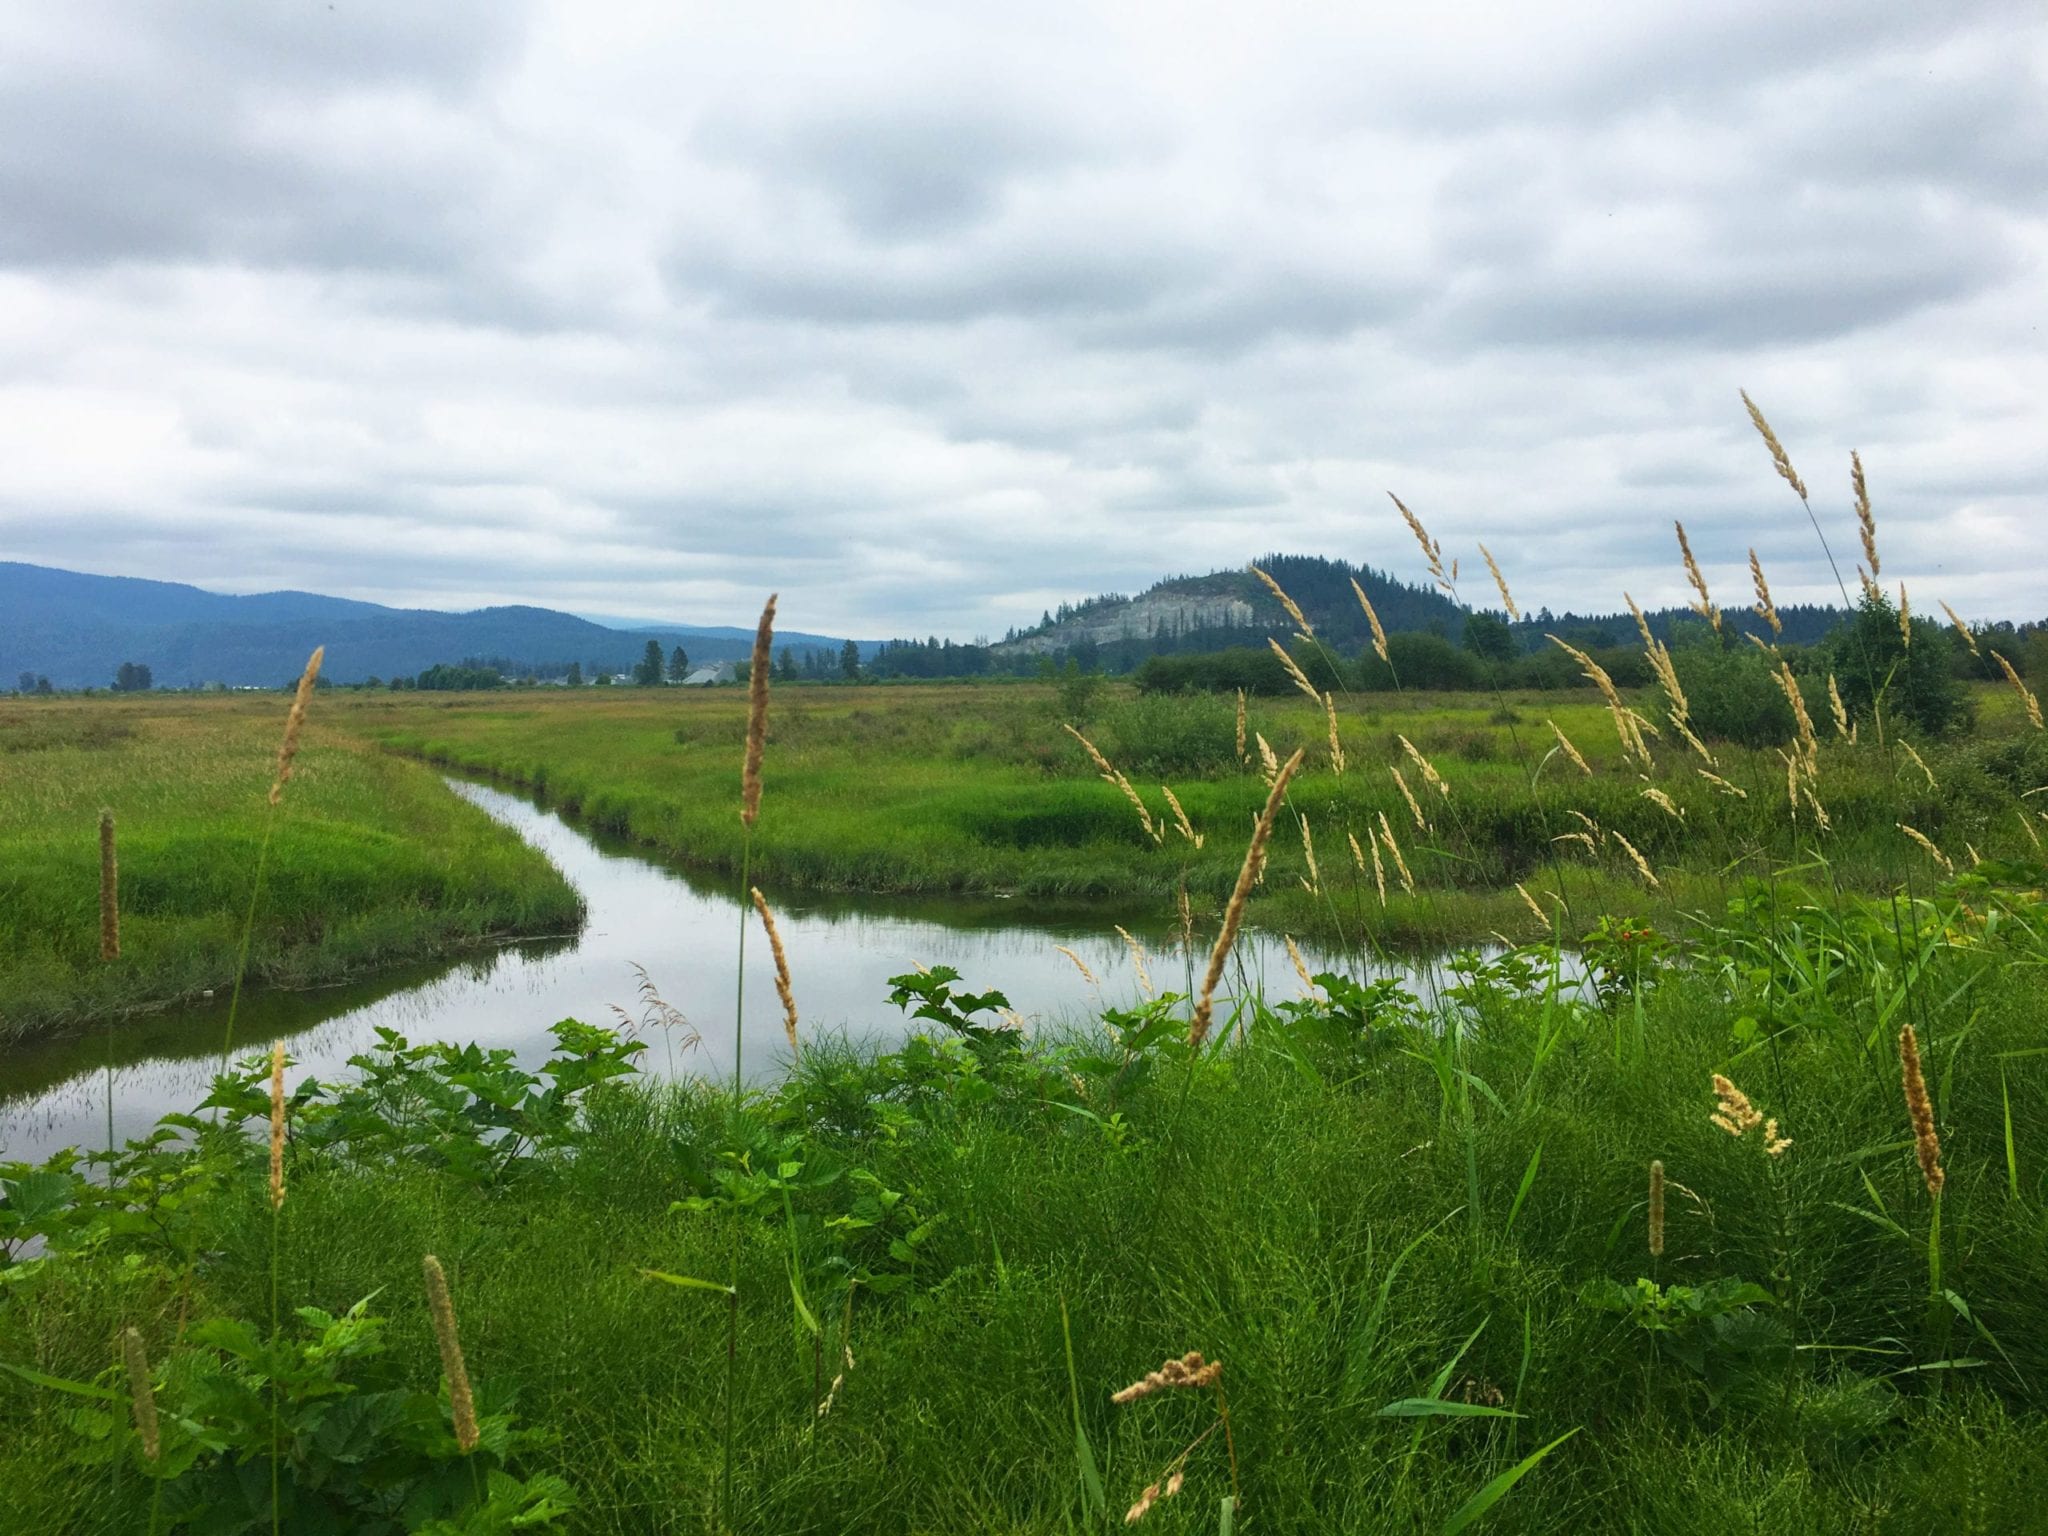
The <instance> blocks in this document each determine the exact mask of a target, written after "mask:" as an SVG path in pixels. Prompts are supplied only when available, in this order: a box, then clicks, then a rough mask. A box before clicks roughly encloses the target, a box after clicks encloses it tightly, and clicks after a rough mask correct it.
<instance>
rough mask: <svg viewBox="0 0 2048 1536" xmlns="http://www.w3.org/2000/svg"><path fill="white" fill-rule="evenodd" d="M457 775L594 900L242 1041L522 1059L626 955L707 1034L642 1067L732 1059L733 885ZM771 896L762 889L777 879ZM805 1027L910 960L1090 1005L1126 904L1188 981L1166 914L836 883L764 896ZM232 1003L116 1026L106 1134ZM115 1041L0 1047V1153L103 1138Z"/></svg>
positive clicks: (1257, 966) (871, 1028)
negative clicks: (923, 895) (427, 1047)
mask: <svg viewBox="0 0 2048 1536" xmlns="http://www.w3.org/2000/svg"><path fill="white" fill-rule="evenodd" d="M449 782H450V784H451V787H452V788H453V789H454V790H455V792H456V793H458V794H460V795H462V796H464V797H465V798H467V799H469V800H471V801H473V802H475V803H476V804H477V805H479V806H481V807H482V808H483V809H484V810H486V811H487V812H489V813H490V814H491V815H492V816H495V817H496V818H498V819H499V820H500V821H503V822H505V823H506V824H507V825H509V826H511V827H513V828H514V829H515V830H517V831H518V832H519V834H520V835H521V836H522V837H524V838H525V839H526V840H527V841H528V842H530V843H532V844H533V845H534V846H535V847H537V848H539V849H541V850H542V851H543V852H544V853H546V854H547V856H548V857H549V858H550V859H551V860H553V862H554V863H555V865H556V866H557V867H558V868H560V869H561V871H562V873H563V874H564V875H566V876H567V877H568V879H569V880H570V882H571V883H572V884H573V885H575V886H576V888H577V889H578V890H579V891H580V892H582V894H583V898H584V901H585V902H586V903H587V905H588V910H589V918H588V922H587V924H586V926H585V928H584V931H583V932H582V933H581V934H580V935H576V936H574V937H563V938H556V939H552V940H540V941H536V942H527V943H521V944H514V945H508V946H506V947H504V948H502V949H497V950H492V951H487V952H484V953H482V954H479V955H476V956H474V957H472V958H469V959H465V960H463V961H460V962H458V963H457V964H454V965H452V966H426V967H416V968H412V969H411V970H409V971H395V972H387V973H385V974H383V975H381V976H380V977H378V978H377V979H376V980H374V981H370V982H363V983H354V984H350V985H347V986H341V987H332V988H312V989H306V990H301V991H291V992H259V993H252V994H247V995H245V996H244V997H243V999H242V1007H241V1013H240V1017H239V1019H238V1020H237V1023H236V1031H235V1032H236V1035H237V1037H238V1039H237V1043H236V1052H237V1054H238V1055H240V1054H246V1053H253V1052H255V1051H257V1050H260V1049H262V1048H263V1047H264V1046H265V1045H267V1044H268V1042H269V1041H271V1040H272V1039H275V1038H279V1037H282V1038H285V1039H287V1040H288V1041H289V1042H290V1052H291V1055H292V1058H293V1062H294V1066H293V1069H292V1080H293V1081H294V1082H296V1081H297V1080H298V1078H299V1077H300V1076H302V1075H304V1074H306V1073H309V1072H310V1073H314V1074H316V1075H319V1076H321V1077H328V1078H332V1077H335V1076H339V1075H343V1074H345V1073H346V1071H347V1070H348V1068H347V1061H348V1058H349V1057H350V1056H351V1055H354V1054H355V1053H357V1052H359V1051H361V1050H362V1049H363V1048H364V1047H365V1046H366V1045H367V1044H369V1043H371V1042H372V1041H373V1040H374V1039H375V1032H376V1030H377V1029H378V1028H379V1027H384V1028H390V1029H394V1030H397V1031H398V1032H399V1033H401V1034H404V1035H406V1036H408V1037H410V1038H412V1039H415V1040H418V1039H446V1040H475V1041H478V1042H480V1043H482V1044H484V1045H486V1046H506V1047H509V1048H511V1049H513V1050H514V1051H516V1052H517V1053H518V1054H519V1056H520V1059H521V1060H522V1061H524V1062H526V1063H527V1064H529V1065H534V1064H537V1063H538V1062H539V1061H541V1060H542V1059H543V1058H544V1057H545V1056H546V1055H547V1051H548V1047H549V1045H550V1044H551V1043H552V1042H551V1041H550V1039H549V1037H548V1034H547V1030H548V1026H549V1025H551V1024H553V1023H555V1022H556V1021H558V1020H560V1019H564V1018H578V1019H583V1020H585V1021H588V1022H591V1023H616V1022H617V1015H616V1013H615V1012H614V1010H615V1009H623V1010H624V1011H625V1012H626V1013H627V1014H628V1015H629V1016H630V1017H631V1018H632V1019H633V1020H634V1021H636V1022H637V1021H638V1020H639V1018H640V1016H641V1007H640V1001H639V999H638V997H637V996H636V987H637V984H638V976H637V974H636V971H635V967H636V966H639V967H644V968H645V969H646V972H647V974H648V976H649V978H650V979H651V980H652V982H653V984H654V985H655V986H656V987H658V988H659V989H660V992H661V994H662V996H663V997H664V998H665V999H666V1000H667V1001H668V1002H669V1003H670V1004H671V1005H672V1006H673V1007H675V1008H676V1009H678V1010H680V1012H681V1013H682V1015H683V1016H684V1017H685V1018H687V1019H688V1020H689V1021H690V1023H691V1024H692V1025H693V1026H694V1027H695V1028H696V1029H698V1030H700V1031H701V1032H702V1036H703V1038H702V1040H701V1042H700V1043H699V1044H697V1045H696V1046H695V1047H693V1048H686V1044H685V1041H683V1040H678V1039H673V1038H669V1037H665V1036H664V1035H663V1034H662V1033H661V1032H655V1034H653V1035H652V1036H651V1037H650V1038H649V1041H648V1044H649V1049H648V1050H647V1051H646V1053H645V1054H644V1055H643V1057H642V1058H641V1061H642V1066H643V1067H644V1068H645V1069H646V1070H648V1071H652V1072H657V1073H667V1072H670V1071H675V1072H678V1073H689V1074H697V1075H725V1074H729V1073H730V1072H731V1070H732V1048H733V994H734V981H735V974H734V959H735V955H736V951H737V939H738V934H739V924H740V915H741V909H740V908H739V906H738V905H737V904H736V903H735V901H734V899H733V895H732V892H731V890H730V889H729V888H723V887H717V886H713V885H710V884H708V883H706V882H705V881H704V880H703V879H702V878H701V876H699V875H697V874H695V873H693V872H691V871H689V870H687V869H684V868H679V867H677V866H674V865H669V864H664V863H662V862H660V861H658V860H656V859H654V858H652V857H650V856H649V855H648V854H647V853H645V852H644V851H641V850H636V849H633V848H631V847H630V846H628V845H625V844H623V843H620V842H617V841H615V840H612V839H609V838H602V837H595V836H592V835H591V834H590V833H588V832H587V831H584V830H582V829H579V828H576V827H572V826H571V825H569V824H568V823H567V822H566V821H564V820H563V819H562V817H561V816H559V815H557V814H556V813H555V812H553V811H550V810H547V809H545V808H543V807H541V806H539V805H536V804H534V803H533V802H531V801H529V800H527V799H524V798H522V797H521V796H518V795H515V794H511V793H508V792H506V791H504V790H502V789H496V788H491V787H487V786H484V785H480V784H472V783H467V782H463V781H460V780H450V781H449ZM772 894H773V893H771V895H772ZM776 916H777V920H778V922H779V923H780V925H781V928H782V934H783V940H784V943H785V945H786V947H787V949H788V953H789V964H790V970H791V972H792V973H793V975H794V977H795V983H796V994H797V1002H798V1006H799V1007H800V1008H801V1009H802V1012H803V1027H804V1029H805V1031H806V1032H809V1031H813V1030H820V1029H823V1030H831V1031H840V1030H843V1031H845V1032H847V1033H848V1034H850V1035H854V1036H857V1037H867V1038H873V1037H876V1036H883V1037H893V1036H895V1035H898V1034H900V1033H902V1031H903V1029H904V1022H903V1019H902V1017H901V1015H900V1014H898V1013H897V1011H896V1010H895V1009H893V1008H891V1007H890V1006H889V1005H888V1003H887V1001H886V996H887V993H888V983H887V978H888V977H890V976H892V975H896V974H899V973H901V972H903V971H907V970H909V969H911V968H912V967H913V965H917V964H922V965H926V966H936V965H950V966H952V967H953V968H954V969H955V970H957V971H959V972H960V973H961V975H962V976H963V977H964V978H965V979H966V982H967V984H969V985H971V986H972V987H974V988H975V989H976V990H981V989H984V988H989V987H994V988H999V989H1001V990H1002V991H1004V992H1006V993H1008V995H1009V997H1010V1000H1011V1002H1012V1003H1014V1004H1015V1005H1016V1007H1017V1008H1018V1010H1019V1011H1020V1012H1022V1013H1023V1014H1024V1016H1025V1017H1026V1018H1027V1019H1028V1020H1031V1021H1034V1022H1037V1023H1039V1024H1045V1023H1050V1022H1056V1021H1061V1020H1068V1019H1079V1018H1082V1017H1086V1016H1089V1015H1092V1014H1093V1013H1094V1012H1096V1011H1097V1010H1099V1009H1100V1008H1101V1007H1102V1006H1103V1005H1104V1004H1105V1003H1108V1004H1111V1005H1117V1004H1127V1003H1129V1002H1131V1001H1133V1000H1135V999H1136V998H1137V997H1138V996H1139V990H1138V982H1137V978H1136V974H1135V971H1134V970H1133V967H1132V963H1131V958H1130V955H1129V953H1128V951H1127V950H1126V949H1125V946H1124V944H1123V941H1122V940H1121V939H1119V938H1118V937H1117V935H1116V933H1115V931H1114V927H1113V925H1114V924H1115V923H1117V922H1122V923H1123V924H1124V925H1125V926H1126V927H1128V928H1131V929H1133V930H1135V931H1137V932H1139V933H1140V934H1141V935H1143V936H1145V937H1146V941H1147V942H1148V943H1149V944H1154V945H1155V947H1156V949H1157V950H1158V951H1159V952H1157V953H1155V954H1154V956H1153V958H1152V970H1153V975H1154V979H1155V981H1156V982H1157V984H1158V985H1159V986H1161V987H1162V988H1172V989H1174V990H1180V989H1182V987H1183V985H1184V983H1183V980H1182V976H1183V969H1182V965H1181V962H1180V959H1179V957H1178V956H1177V955H1169V954H1167V953H1165V952H1164V951H1165V950H1166V948H1167V946H1168V944H1169V943H1170V937H1169V935H1168V934H1167V933H1166V932H1165V931H1164V929H1163V928H1162V927H1161V919H1162V918H1163V916H1164V914H1150V917H1151V919H1152V920H1151V921H1147V920H1146V916H1147V915H1145V914H1133V913H1131V912H1130V911H1128V910H1125V909H1122V908H1117V907H1111V906H1105V905H1102V904H1099V903H1097V904H1088V905H1066V906H1051V907H1048V906H1046V905H1044V904H1041V903H1037V902H1033V903H1031V904H1030V907H1029V908H1028V910H1027V909H1026V908H1025V904H1024V903H1022V902H1016V901H1004V900H1001V899H998V898H986V897H984V898H978V899H965V898H963V899H954V898H942V899H929V898H927V899H923V900H912V901H903V900H894V899H890V900H884V899H880V898H862V897H850V896H845V895H831V896H810V895H797V896H789V897H782V898H778V899H776ZM1055 944H1064V945H1066V946H1067V947H1068V948H1070V949H1072V950H1073V951H1075V953H1077V954H1078V955H1079V956H1080V957H1081V958H1082V960H1083V961H1085V962H1086V964H1087V965H1088V967H1089V969H1090V970H1091V971H1092V972H1093V973H1094V975H1095V977H1096V978H1097V980H1096V981H1094V982H1092V983H1091V982H1090V981H1089V980H1087V979H1086V978H1084V977H1083V976H1082V974H1081V972H1080V971H1079V970H1078V969H1077V968H1076V967H1075V966H1074V965H1073V964H1072V963H1071V962H1070V961H1069V960H1068V959H1067V958H1066V957H1065V956H1063V955H1061V954H1060V953H1058V951H1056V950H1055V949H1054V948H1053V946H1054V945H1055ZM1242 948H1243V952H1244V960H1245V963H1246V965H1247V968H1248V970H1249V971H1250V972H1251V974H1252V975H1254V976H1258V975H1260V974H1262V973H1266V972H1269V971H1270V972H1272V973H1273V974H1275V975H1276V976H1277V975H1279V974H1285V973H1288V972H1289V970H1290V967H1289V963H1288V960H1287V958H1286V953H1285V951H1284V949H1282V948H1281V947H1280V946H1279V944H1278V941H1277V940H1275V941H1271V942H1267V941H1263V940H1261V939H1260V938H1258V937H1257V936H1254V935H1247V936H1246V941H1245V943H1244V945H1243V946H1242ZM770 967H771V961H770V959H769V956H768V951H767V945H766V944H765V943H763V942H762V941H761V937H760V933H759V930H758V928H757V929H756V930H755V931H754V932H753V933H751V934H750V935H749V938H748V944H747V984H746V997H747V1007H746V1021H745V1036H744V1038H745V1051H746V1062H747V1069H748V1074H749V1076H750V1077H757V1076H767V1075H771V1074H773V1073H774V1072H775V1071H777V1070H779V1068H780V1065H781V1063H782V1062H783V1061H784V1060H785V1059H786V1058H787V1055H788V1044H787V1042H786V1041H785V1039H784V1037H783V1032H782V1024H781V1013H780V1005H779V1004H778V1003H777V1001H776V996H775V990H774V985H773V974H772V971H771V968H770ZM226 1021H227V1009H226V1004H225V1001H224V1000H220V1001H216V1002H214V1003H212V1004H208V1005H205V1006H201V1007H196V1008H187V1009H181V1010H178V1011H175V1012H170V1013H164V1014H159V1015H154V1016H150V1017H144V1018H138V1019H134V1020H130V1021H127V1022H125V1023H123V1024H121V1025H120V1026H119V1028H118V1030H117V1032H116V1034H115V1037H114V1050H115V1062H114V1072H113V1089H112V1094H113V1125H114V1134H115V1136H116V1137H117V1138H121V1139H125V1138H128V1137H133V1136H140V1135H142V1134H144V1133H145V1132H146V1131H147V1130H148V1129H149V1128H150V1127H151V1126H152V1125H153V1124H154V1123H155V1121H156V1119H157V1117H158V1116H160V1115H162V1114H165V1113H167V1112H170V1111H173V1110H183V1109H189V1108H191V1107H192V1106H193V1105H194V1104H196V1103H198V1101H199V1100H200V1099H201V1098H203V1097H204V1096H205V1094H206V1092H207V1088H208V1085H209V1084H210V1082H211V1080H212V1075H213V1072H214V1069H215V1065H216V1063H217V1062H218V1060H219V1056H220V1051H221V1046H222V1041H223V1035H224V1030H225V1026H226ZM107 1051H108V1045H107V1042H106V1040H105V1038H104V1037H95V1036H92V1035H84V1036H76V1037H72V1038H70V1039H65V1040H58V1041H50V1042H43V1043H31V1044H29V1045H26V1046H21V1047H16V1048H14V1049H12V1050H10V1051H9V1052H8V1054H7V1057H6V1059H5V1060H0V1159H12V1158H30V1159H33V1158H41V1157H44V1156H47V1155H48V1154H49V1153H50V1152H52V1151H55V1150H57V1149H58V1148H61V1147H65V1146H73V1145H80V1146H95V1147H96V1146H100V1145H103V1144H104V1142H105V1140H106V1134H107V1131H106V1126H107V1092H108V1089H107Z"/></svg>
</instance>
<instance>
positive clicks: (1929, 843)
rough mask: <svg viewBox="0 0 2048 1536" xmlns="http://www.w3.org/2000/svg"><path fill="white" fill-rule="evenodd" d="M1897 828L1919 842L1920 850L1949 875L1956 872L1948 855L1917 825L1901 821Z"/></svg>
mask: <svg viewBox="0 0 2048 1536" xmlns="http://www.w3.org/2000/svg"><path fill="white" fill-rule="evenodd" d="M1898 828H1899V830H1900V831H1901V832H1903V833H1905V834H1906V836H1908V837H1910V838H1911V839H1912V840H1913V841H1914V842H1915V843H1917V844H1919V845H1920V851H1921V852H1922V853H1924V854H1926V855H1927V856H1928V857H1929V858H1930V859H1932V860H1934V862H1935V863H1937V864H1939V865H1940V866H1941V867H1942V869H1943V870H1944V871H1945V872H1947V873H1948V874H1951V875H1953V874H1954V873H1955V872H1956V867H1955V864H1954V863H1953V862H1952V861H1951V860H1950V858H1949V856H1948V855H1947V854H1945V853H1943V852H1942V851H1941V850H1940V849H1939V848H1937V847H1936V846H1935V845H1934V840H1933V839H1932V838H1930V837H1929V836H1928V835H1927V834H1926V833H1925V832H1922V831H1921V830H1920V829H1919V828H1917V827H1909V826H1907V825H1906V824H1905V823H1904V822H1903V821H1902V822H1900V823H1898Z"/></svg>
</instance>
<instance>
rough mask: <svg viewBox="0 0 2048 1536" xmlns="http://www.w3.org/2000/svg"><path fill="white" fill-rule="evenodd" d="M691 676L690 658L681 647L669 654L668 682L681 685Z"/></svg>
mask: <svg viewBox="0 0 2048 1536" xmlns="http://www.w3.org/2000/svg"><path fill="white" fill-rule="evenodd" d="M689 675H690V658H689V657H688V656H687V655H686V654H685V653H684V651H683V648H682V647H681V646H680V645H679V646H677V647H676V648H675V649H674V650H672V651H670V652H669V653H668V680H669V681H670V682H672V683H680V682H681V681H682V680H683V679H684V678H686V677H688V676H689Z"/></svg>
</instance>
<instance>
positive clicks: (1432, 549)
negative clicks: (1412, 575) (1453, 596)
mask: <svg viewBox="0 0 2048 1536" xmlns="http://www.w3.org/2000/svg"><path fill="white" fill-rule="evenodd" d="M1387 496H1388V497H1389V499H1391V500H1392V501H1393V503H1394V505H1395V507H1396V508H1398V509H1399V511H1400V513H1401V521H1402V522H1404V523H1406V524H1407V525H1408V531H1409V532H1410V533H1412V534H1414V535H1415V542H1416V543H1418V544H1420V545H1421V546H1422V558H1423V559H1424V560H1425V561H1427V562H1428V564H1429V574H1430V575H1431V576H1433V577H1435V578H1436V584H1437V585H1438V586H1440V587H1442V588H1443V589H1444V590H1445V591H1446V592H1448V591H1450V590H1451V588H1452V586H1453V584H1454V583H1453V579H1452V578H1451V577H1450V576H1448V575H1446V574H1445V573H1444V547H1443V545H1441V544H1439V543H1437V541H1436V540H1435V539H1432V538H1431V537H1430V536H1429V530H1428V529H1427V528H1425V527H1423V526H1422V519H1421V518H1419V517H1417V516H1416V515H1415V514H1414V513H1413V512H1410V511H1409V510H1408V506H1407V503H1405V502H1403V501H1402V500H1401V498H1400V497H1398V496H1396V495H1394V493H1393V492H1392V491H1389V492H1387ZM1382 659H1384V658H1382Z"/></svg>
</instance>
